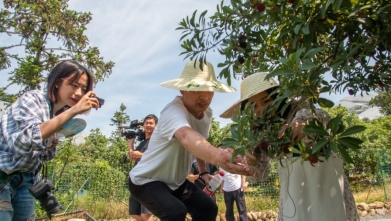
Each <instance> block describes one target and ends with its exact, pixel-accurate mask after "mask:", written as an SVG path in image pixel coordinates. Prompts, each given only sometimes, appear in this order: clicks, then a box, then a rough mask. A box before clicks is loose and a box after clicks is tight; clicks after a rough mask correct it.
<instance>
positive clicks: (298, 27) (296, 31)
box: [293, 24, 303, 35]
mask: <svg viewBox="0 0 391 221" xmlns="http://www.w3.org/2000/svg"><path fill="white" fill-rule="evenodd" d="M302 25H303V24H297V25H296V26H295V28H294V29H293V31H294V32H295V34H296V35H297V34H299V31H300V29H301V26H302Z"/></svg>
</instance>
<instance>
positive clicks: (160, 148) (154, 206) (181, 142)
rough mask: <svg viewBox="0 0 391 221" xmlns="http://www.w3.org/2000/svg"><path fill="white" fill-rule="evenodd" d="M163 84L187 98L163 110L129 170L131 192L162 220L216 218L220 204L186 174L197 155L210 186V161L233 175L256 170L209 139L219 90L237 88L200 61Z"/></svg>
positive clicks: (177, 99) (188, 65)
mask: <svg viewBox="0 0 391 221" xmlns="http://www.w3.org/2000/svg"><path fill="white" fill-rule="evenodd" d="M161 85H162V86H164V87H168V88H171V89H176V90H179V91H180V93H181V96H177V97H176V98H175V99H174V100H173V101H172V102H170V103H169V104H168V105H167V106H166V107H165V108H164V109H163V110H162V111H161V113H160V117H159V124H158V125H157V126H156V128H155V131H154V133H153V134H152V136H151V139H150V143H149V147H148V149H147V150H146V151H145V152H144V155H143V157H142V158H141V160H140V162H139V163H138V164H137V166H136V167H135V168H133V169H132V171H131V172H130V173H129V176H130V182H129V190H130V192H131V194H132V195H133V197H134V198H136V200H137V201H139V202H140V203H141V204H143V205H144V206H145V207H146V208H147V209H148V210H149V211H151V212H152V213H153V214H154V215H155V216H157V217H158V218H159V219H160V220H161V221H166V220H178V221H183V220H185V218H186V214H187V213H189V214H190V215H191V216H192V220H193V221H209V220H210V221H212V220H213V221H214V220H215V219H216V216H217V205H216V203H215V202H214V201H213V199H212V198H211V197H209V196H208V195H206V194H205V193H204V192H203V191H202V190H200V189H199V188H198V187H197V186H195V185H194V183H192V182H190V181H188V180H187V179H186V178H187V176H188V174H189V172H190V169H191V165H192V163H193V161H194V159H196V160H197V164H198V167H199V169H200V174H202V175H201V178H202V179H203V180H204V181H205V183H206V184H209V180H210V179H211V178H212V176H211V175H209V174H208V173H205V171H206V168H205V161H207V162H209V163H211V164H214V165H216V166H219V167H222V168H224V169H225V170H227V171H230V172H232V173H238V174H245V175H251V174H252V173H253V171H252V170H251V169H250V168H249V167H246V166H243V165H240V164H237V163H244V162H245V160H244V159H243V158H242V157H241V156H238V157H236V158H235V159H234V160H233V163H231V162H230V158H231V156H232V154H231V153H230V152H229V151H224V150H221V149H218V148H216V147H214V146H212V145H211V144H209V143H208V141H207V140H206V139H207V138H208V136H209V130H210V127H211V122H212V109H211V108H210V107H209V105H210V103H211V101H212V98H213V94H214V92H234V91H235V89H234V88H232V87H229V86H227V85H225V84H224V83H221V82H219V81H217V80H216V77H215V74H214V69H213V66H212V65H211V64H210V63H208V62H206V63H204V65H203V68H202V70H201V68H200V66H199V63H198V62H197V63H196V64H194V61H190V62H188V63H187V64H186V66H185V68H184V70H183V71H182V75H181V76H180V77H179V78H177V79H174V80H170V81H167V82H164V83H162V84H161Z"/></svg>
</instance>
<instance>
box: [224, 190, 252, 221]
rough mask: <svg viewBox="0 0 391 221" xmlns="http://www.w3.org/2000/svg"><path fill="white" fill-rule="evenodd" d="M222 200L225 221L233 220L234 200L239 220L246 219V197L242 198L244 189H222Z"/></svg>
mask: <svg viewBox="0 0 391 221" xmlns="http://www.w3.org/2000/svg"><path fill="white" fill-rule="evenodd" d="M224 202H225V207H226V208H227V210H226V211H225V218H226V219H227V221H234V220H235V217H234V202H235V203H236V207H237V209H238V213H239V219H240V221H247V220H248V218H247V211H246V210H247V209H246V199H245V198H244V191H242V190H241V189H237V190H235V191H232V192H225V191H224Z"/></svg>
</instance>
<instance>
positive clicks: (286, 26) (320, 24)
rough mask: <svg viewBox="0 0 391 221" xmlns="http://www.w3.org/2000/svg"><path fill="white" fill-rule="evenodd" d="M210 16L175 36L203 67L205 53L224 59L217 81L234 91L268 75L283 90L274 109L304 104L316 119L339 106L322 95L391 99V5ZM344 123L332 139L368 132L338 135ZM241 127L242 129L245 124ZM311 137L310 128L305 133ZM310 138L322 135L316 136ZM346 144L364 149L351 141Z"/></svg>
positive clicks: (257, 9)
mask: <svg viewBox="0 0 391 221" xmlns="http://www.w3.org/2000/svg"><path fill="white" fill-rule="evenodd" d="M206 13H207V11H204V12H202V13H201V14H200V15H199V16H198V18H196V17H197V11H195V12H194V13H193V14H192V16H191V17H186V18H185V19H183V20H182V21H181V22H180V23H179V27H178V28H177V29H178V30H181V31H183V32H182V33H183V35H182V37H181V39H180V40H181V41H182V45H181V46H182V48H183V49H184V51H183V52H182V53H181V55H185V58H190V59H198V60H200V61H202V62H201V64H200V66H202V63H203V62H205V61H206V56H207V53H209V52H210V51H211V50H217V51H218V52H219V53H220V54H221V55H223V56H224V57H225V61H222V62H221V63H219V64H218V67H220V68H222V70H221V72H220V74H219V76H220V77H224V78H226V79H227V82H228V83H230V82H231V75H232V77H234V78H236V77H238V76H239V75H242V77H246V76H247V75H250V74H253V73H256V72H260V71H269V72H270V73H269V75H268V77H269V78H271V77H275V78H278V81H279V84H280V85H281V87H280V89H279V90H278V98H277V99H275V102H276V103H278V102H279V103H281V102H282V101H283V100H284V98H288V100H292V98H298V97H300V98H301V99H300V102H302V104H303V106H304V105H305V106H307V105H306V104H309V107H310V109H311V110H312V111H313V112H314V108H315V104H319V105H320V106H321V107H332V106H333V105H334V104H333V102H331V101H329V100H327V99H325V98H322V97H320V96H319V95H320V94H321V93H338V92H339V93H340V92H343V91H346V90H347V91H348V92H349V94H351V95H354V94H356V93H366V92H369V91H373V90H375V89H377V88H383V89H385V90H387V91H389V85H390V83H391V74H390V68H391V63H390V60H391V54H390V52H391V39H390V38H389V37H388V36H389V35H390V33H391V25H390V21H391V3H389V2H388V1H376V0H372V1H361V0H358V1H343V0H334V1H315V0H310V1H302V0H285V1H276V0H270V1H260V0H231V1H230V4H228V5H227V4H224V2H221V4H219V5H217V11H216V12H215V13H214V14H213V15H212V16H210V17H207V16H206ZM287 105H289V103H286V104H285V107H286V106H287ZM340 119H341V117H338V118H336V119H335V120H333V121H332V122H333V124H334V126H333V128H334V130H335V131H334V132H337V131H338V132H340V133H341V134H343V135H346V134H349V135H351V134H352V133H351V132H357V131H361V130H362V129H363V127H355V128H353V129H351V130H350V131H348V132H347V133H343V132H342V131H341V130H339V129H338V128H341V129H342V128H343V127H340V125H342V124H343V122H342V121H340ZM237 120H238V122H239V121H241V120H240V117H239V118H238V119H237ZM267 120H270V119H267ZM249 124H250V125H251V123H249ZM314 126H316V125H313V126H312V129H315V128H314ZM238 128H239V127H238ZM240 128H242V129H243V128H245V127H240ZM250 128H251V127H250ZM316 129H317V130H318V129H320V128H318V127H317V128H316ZM327 129H329V128H325V130H322V131H323V132H325V131H327ZM320 130H321V129H320ZM309 131H310V128H308V130H307V131H306V132H309ZM243 132H244V131H243ZM312 132H314V133H315V134H316V132H315V130H312ZM246 133H247V132H246ZM323 134H324V135H326V133H323ZM332 134H333V135H332ZM332 134H330V135H327V137H325V138H324V139H323V145H320V144H319V145H318V146H317V147H319V146H324V144H325V142H331V141H332V140H333V138H332V136H337V134H336V133H332ZM318 135H319V134H318ZM344 139H345V138H344ZM346 139H348V140H349V141H352V140H354V144H358V143H360V142H359V141H358V140H355V139H351V138H350V137H349V138H346ZM327 140H328V141H327ZM338 143H342V140H341V142H338ZM332 146H333V147H334V145H332ZM349 146H351V147H353V146H355V145H349ZM337 147H339V145H337ZM338 149H339V150H341V151H344V148H342V149H340V148H338ZM345 156H346V155H345ZM347 158H349V157H348V156H347Z"/></svg>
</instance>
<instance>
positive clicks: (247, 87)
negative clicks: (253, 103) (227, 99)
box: [220, 72, 279, 118]
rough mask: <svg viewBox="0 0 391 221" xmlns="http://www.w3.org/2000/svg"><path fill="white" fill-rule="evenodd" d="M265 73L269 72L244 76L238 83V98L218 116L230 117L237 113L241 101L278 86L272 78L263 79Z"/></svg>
mask: <svg viewBox="0 0 391 221" xmlns="http://www.w3.org/2000/svg"><path fill="white" fill-rule="evenodd" d="M267 74H269V73H268V72H260V73H256V74H253V75H250V76H248V77H246V78H245V79H244V80H243V81H242V82H241V84H240V96H241V97H240V99H239V100H238V101H236V102H235V103H234V104H233V105H232V106H231V107H229V108H228V109H227V110H226V111H224V112H223V113H222V114H221V115H220V117H222V118H231V117H232V116H233V115H235V114H237V113H238V108H240V106H241V103H242V102H243V101H245V100H247V99H249V98H250V97H252V96H254V95H256V94H259V93H261V92H263V91H266V90H268V89H270V88H274V87H279V84H278V83H277V82H276V81H275V80H274V79H272V78H269V80H267V81H266V80H265V77H266V75H267Z"/></svg>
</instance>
